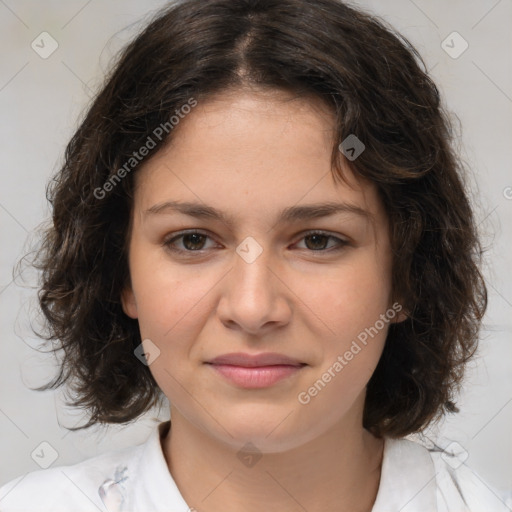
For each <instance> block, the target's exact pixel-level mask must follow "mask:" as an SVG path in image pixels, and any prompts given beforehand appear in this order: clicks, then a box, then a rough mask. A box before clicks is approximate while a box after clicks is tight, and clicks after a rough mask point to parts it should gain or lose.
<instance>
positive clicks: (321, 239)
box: [301, 231, 348, 251]
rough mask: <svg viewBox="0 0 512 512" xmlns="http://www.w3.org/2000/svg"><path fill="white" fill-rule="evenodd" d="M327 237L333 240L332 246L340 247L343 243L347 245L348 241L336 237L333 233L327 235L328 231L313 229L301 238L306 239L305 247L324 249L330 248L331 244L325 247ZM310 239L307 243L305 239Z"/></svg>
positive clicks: (313, 249)
mask: <svg viewBox="0 0 512 512" xmlns="http://www.w3.org/2000/svg"><path fill="white" fill-rule="evenodd" d="M329 239H331V240H333V241H335V244H334V246H336V245H337V246H338V248H341V247H343V246H345V245H347V243H348V242H346V241H345V240H342V239H341V238H338V237H336V236H333V235H329V234H328V233H323V232H321V231H315V232H313V233H309V234H307V235H305V236H304V237H303V238H302V239H301V240H305V241H306V244H305V245H306V249H309V250H311V251H324V250H326V249H331V248H332V247H333V246H332V245H331V246H330V247H327V244H328V241H329ZM308 240H309V241H310V243H307V241H308Z"/></svg>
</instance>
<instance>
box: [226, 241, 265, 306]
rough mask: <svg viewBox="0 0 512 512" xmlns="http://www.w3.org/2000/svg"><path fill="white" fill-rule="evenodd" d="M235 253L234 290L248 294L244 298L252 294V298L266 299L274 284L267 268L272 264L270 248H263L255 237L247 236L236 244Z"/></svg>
mask: <svg viewBox="0 0 512 512" xmlns="http://www.w3.org/2000/svg"><path fill="white" fill-rule="evenodd" d="M236 253H237V256H236V257H235V264H234V268H233V280H234V283H233V284H234V287H235V291H238V292H240V293H243V294H248V295H249V297H245V298H246V299H250V298H251V297H250V296H253V298H254V299H258V298H259V299H262V300H263V299H267V300H268V299H269V297H270V295H271V288H272V287H273V284H274V283H272V277H271V276H272V273H271V272H270V270H269V267H270V266H271V264H272V261H271V260H272V257H271V251H270V249H268V248H265V249H264V248H263V246H262V245H261V244H260V243H259V242H258V241H257V240H256V239H255V238H253V237H250V236H249V237H247V238H245V239H244V240H243V241H242V242H241V243H240V244H239V245H238V247H237V248H236ZM237 285H238V286H237ZM262 305H263V304H262Z"/></svg>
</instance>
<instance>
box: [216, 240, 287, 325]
mask: <svg viewBox="0 0 512 512" xmlns="http://www.w3.org/2000/svg"><path fill="white" fill-rule="evenodd" d="M236 252H237V254H236V255H235V257H234V264H233V268H232V270H231V272H229V274H228V284H227V287H226V288H224V293H223V297H222V298H221V302H220V305H219V314H220V317H221V319H222V321H223V322H224V323H228V324H233V322H234V323H236V324H238V326H239V327H241V328H243V329H244V330H247V331H250V332H253V333H255V332H257V330H258V329H260V328H261V327H262V326H264V325H265V324H267V323H268V322H274V323H276V322H277V323H282V322H285V321H286V319H287V317H288V315H289V307H288V306H287V304H286V299H285V297H284V295H283V294H282V293H281V291H280V285H279V280H277V281H276V277H275V276H274V272H275V271H273V270H272V268H273V267H274V262H273V257H272V253H271V251H270V250H269V249H266V248H265V249H264V248H263V246H262V245H260V244H259V243H258V242H257V241H256V240H255V239H254V238H252V237H248V238H246V239H245V240H244V241H243V242H242V243H240V245H239V246H238V247H237V249H236Z"/></svg>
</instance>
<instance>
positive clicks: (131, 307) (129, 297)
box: [121, 286, 139, 318]
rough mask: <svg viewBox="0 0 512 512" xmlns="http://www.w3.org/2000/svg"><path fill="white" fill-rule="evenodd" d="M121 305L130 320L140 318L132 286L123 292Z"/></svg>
mask: <svg viewBox="0 0 512 512" xmlns="http://www.w3.org/2000/svg"><path fill="white" fill-rule="evenodd" d="M121 304H122V306H123V311H124V312H125V314H126V315H127V316H129V317H130V318H138V316H139V314H138V312H137V302H136V301H135V294H134V293H133V290H132V287H131V286H127V287H126V288H125V289H124V290H123V291H122V292H121Z"/></svg>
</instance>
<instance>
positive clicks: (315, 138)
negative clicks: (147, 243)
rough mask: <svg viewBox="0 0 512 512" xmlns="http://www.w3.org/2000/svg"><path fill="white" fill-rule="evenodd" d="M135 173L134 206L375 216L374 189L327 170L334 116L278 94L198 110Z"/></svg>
mask: <svg viewBox="0 0 512 512" xmlns="http://www.w3.org/2000/svg"><path fill="white" fill-rule="evenodd" d="M171 135H172V137H171V140H170V142H169V143H168V144H167V145H166V146H165V147H164V148H163V149H161V150H160V151H159V153H158V154H156V155H155V156H154V157H153V158H152V159H151V160H150V161H149V162H147V163H146V164H145V165H143V166H142V168H141V169H139V170H138V171H137V173H136V194H135V195H136V205H137V206H138V207H139V209H147V208H150V207H152V206H154V205H155V204H158V203H163V202H165V201H171V200H179V201H189V202H190V201H194V202H202V203H205V204H209V205H211V204H212V203H215V204H216V205H217V206H218V209H219V210H223V211H226V212H229V211H230V210H232V211H233V213H234V212H235V211H236V215H240V214H241V212H242V211H244V212H245V213H246V214H247V215H248V216H251V215H252V216H254V215H262V216H263V215H266V214H269V213H270V212H277V211H282V210H284V209H285V208H287V207H290V206H291V205H297V204H301V203H305V204H306V203H319V202H324V203H325V202H339V201H343V202H345V203H347V204H349V205H352V206H353V207H354V208H360V209H364V210H366V211H368V212H369V213H370V214H371V215H370V216H371V217H373V216H381V215H382V213H383V212H382V208H381V205H380V204H379V201H378V194H377V191H376V187H375V186H374V185H373V184H372V183H369V182H367V181H365V180H362V179H361V178H357V179H356V177H355V175H354V174H353V173H352V171H351V170H350V169H349V168H348V166H346V165H344V166H342V171H343V176H344V178H345V180H346V182H343V181H342V180H336V179H335V178H334V176H333V170H332V165H331V156H332V148H333V146H334V145H335V144H336V141H335V117H334V115H333V113H332V112H331V111H330V110H329V109H328V107H327V106H326V105H325V104H323V103H322V102H321V101H320V100H318V99H316V98H312V97H300V98H297V97H295V96H292V95H291V94H289V93H286V92H283V91H247V90H242V91H230V92H225V93H222V94H218V95H216V96H214V97H212V98H208V99H207V100H205V101H200V102H199V103H198V105H197V106H196V107H195V108H194V109H193V110H192V111H191V112H190V113H189V114H187V115H186V116H184V118H183V119H181V120H180V123H179V125H178V126H176V127H175V129H174V131H173V133H172V134H171Z"/></svg>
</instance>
